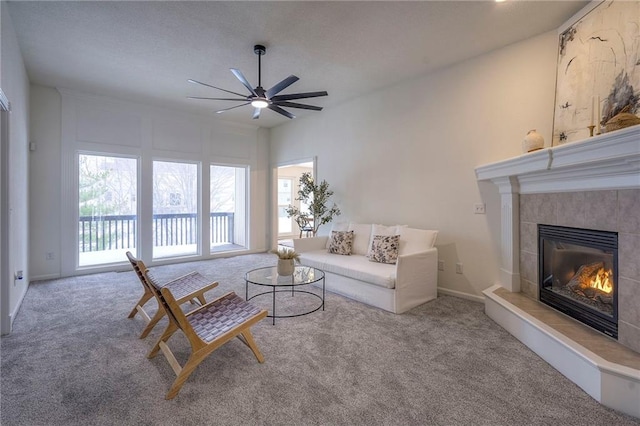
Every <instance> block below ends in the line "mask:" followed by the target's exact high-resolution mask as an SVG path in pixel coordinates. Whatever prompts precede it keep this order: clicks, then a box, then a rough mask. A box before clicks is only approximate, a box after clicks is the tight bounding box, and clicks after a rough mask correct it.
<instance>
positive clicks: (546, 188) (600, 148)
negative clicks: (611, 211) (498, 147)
mask: <svg viewBox="0 0 640 426" xmlns="http://www.w3.org/2000/svg"><path fill="white" fill-rule="evenodd" d="M476 177H477V179H478V180H491V181H492V182H494V183H495V184H496V185H498V187H499V188H500V192H501V193H509V192H513V193H521V194H533V193H544V192H570V191H584V190H599V189H625V188H639V187H640V126H634V127H628V128H626V129H622V130H618V131H615V132H611V133H604V134H601V135H597V136H594V137H592V138H589V139H586V140H584V141H579V142H572V143H569V144H565V145H560V146H556V147H553V148H545V149H542V150H539V151H534V152H532V153H529V154H525V155H522V156H520V157H515V158H510V159H508V160H504V161H499V162H496V163H491V164H485V165H482V166H478V167H476Z"/></svg>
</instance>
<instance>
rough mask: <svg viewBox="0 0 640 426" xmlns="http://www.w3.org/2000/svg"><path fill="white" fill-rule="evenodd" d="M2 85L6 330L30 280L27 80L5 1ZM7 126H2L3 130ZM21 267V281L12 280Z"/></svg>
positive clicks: (0, 188)
mask: <svg viewBox="0 0 640 426" xmlns="http://www.w3.org/2000/svg"><path fill="white" fill-rule="evenodd" d="M0 21H1V23H0V38H1V40H0V52H1V57H0V76H1V77H0V88H2V91H3V92H4V94H5V95H6V97H7V99H8V100H9V103H10V106H11V112H10V113H9V118H8V137H7V139H6V141H5V140H3V141H2V142H3V144H5V143H6V145H5V146H3V149H2V159H1V162H2V167H3V168H5V167H6V170H3V172H4V173H3V175H4V177H5V178H4V179H3V180H2V181H0V193H1V195H0V196H1V197H2V206H3V207H4V208H3V210H2V212H0V221H1V222H2V225H3V226H2V228H3V231H2V235H0V238H2V240H3V241H4V242H5V244H4V245H3V246H4V247H6V248H8V250H7V253H2V256H3V257H4V259H3V262H1V263H2V268H0V286H2V291H1V295H2V298H1V299H2V300H0V304H1V308H2V309H0V311H1V312H0V320H1V321H0V326H1V332H2V334H5V333H9V332H10V330H11V324H12V323H13V319H14V318H15V315H16V313H17V312H18V309H19V308H20V304H21V303H22V299H23V297H24V295H25V294H26V292H27V287H28V283H29V279H30V276H29V209H28V189H29V78H28V76H27V71H26V69H25V67H24V62H23V59H22V53H21V52H20V47H19V45H18V39H17V36H16V33H15V30H14V28H13V23H12V21H11V16H10V14H9V11H8V9H7V5H6V2H1V3H0ZM4 130H6V129H4ZM18 271H23V278H22V279H21V280H19V279H14V276H15V274H16V272H18Z"/></svg>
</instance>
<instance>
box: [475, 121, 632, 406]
mask: <svg viewBox="0 0 640 426" xmlns="http://www.w3.org/2000/svg"><path fill="white" fill-rule="evenodd" d="M476 176H477V178H478V180H479V181H491V182H492V183H494V184H495V185H496V186H498V189H499V192H500V198H501V211H500V215H501V235H500V244H501V260H502V265H501V268H500V276H499V281H498V282H497V283H496V284H495V285H494V286H493V287H490V288H488V289H486V290H485V291H484V292H483V294H484V295H485V312H486V313H487V315H489V317H491V318H492V319H493V320H494V321H496V322H497V323H498V324H500V325H501V326H502V327H504V328H505V329H506V330H508V331H509V332H510V333H511V334H513V335H514V336H515V337H517V338H518V339H519V340H521V341H522V342H523V343H524V344H526V345H527V346H528V347H529V348H531V349H532V350H533V351H534V352H536V353H537V354H538V355H540V356H541V357H542V358H543V359H545V360H546V361H547V362H549V363H550V364H551V365H553V366H554V367H555V368H556V369H558V370H559V371H560V372H561V373H562V374H564V375H565V376H566V377H568V378H569V379H570V380H572V381H573V382H574V383H576V384H577V385H578V386H580V387H581V388H582V389H583V390H585V392H587V393H588V394H589V395H591V396H592V397H593V398H594V399H596V400H598V401H599V402H601V403H602V404H604V405H606V406H608V407H611V408H614V409H616V410H620V411H622V412H624V413H627V414H630V415H632V416H635V417H638V418H640V126H635V127H630V128H626V129H622V130H618V131H616V132H611V133H605V134H602V135H598V136H594V137H591V138H588V139H586V140H583V141H579V142H574V143H570V144H565V145H562V146H558V147H553V148H546V149H542V150H539V151H535V152H532V153H529V154H525V155H522V156H520V157H515V158H511V159H508V160H504V161H500V162H497V163H491V164H486V165H482V166H479V167H477V168H476ZM538 224H547V225H559V226H570V227H576V228H587V229H599V230H605V231H614V232H618V261H619V265H618V273H619V276H618V282H617V283H616V284H617V285H618V309H619V310H618V315H619V318H618V326H619V337H618V343H615V342H614V341H613V340H612V339H610V338H608V337H604V336H603V335H600V334H599V333H597V332H589V333H587V332H585V331H582V329H584V328H585V327H586V326H584V325H583V324H580V323H578V322H576V321H574V320H572V319H565V317H564V315H561V314H558V313H556V312H555V311H553V309H551V308H549V307H548V306H546V305H543V304H541V303H540V302H538V301H537V299H538V239H537V225H538ZM545 318H547V319H549V318H552V320H551V322H548V321H546V320H545ZM558 318H559V319H558ZM560 320H561V321H562V322H563V324H562V325H561V326H557V325H553V324H552V323H553V321H560ZM563 327H564V328H563ZM574 329H575V330H574ZM569 332H570V333H569ZM567 333H568V334H567ZM577 335H582V336H584V335H595V337H597V338H598V339H601V340H604V344H603V342H602V341H598V342H596V343H595V346H593V343H592V342H590V343H588V344H587V343H586V342H584V341H580V342H578V341H576V340H574V338H575V336H577ZM585 345H586V346H585ZM615 345H617V346H618V347H619V348H620V350H615V351H616V352H620V353H622V354H623V355H622V357H621V358H624V359H625V361H624V362H623V363H622V364H620V363H618V361H615V360H614V361H612V360H611V359H605V358H603V356H604V355H603V354H600V353H599V350H597V349H594V348H597V347H604V346H606V347H607V348H608V349H611V347H612V346H615ZM594 351H595V352H594ZM625 351H626V352H625ZM607 358H608V355H607ZM621 358H620V359H621Z"/></svg>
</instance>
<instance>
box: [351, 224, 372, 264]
mask: <svg viewBox="0 0 640 426" xmlns="http://www.w3.org/2000/svg"><path fill="white" fill-rule="evenodd" d="M349 231H353V254H360V255H362V256H366V255H367V252H368V251H369V242H370V241H371V224H370V223H353V222H351V223H349Z"/></svg>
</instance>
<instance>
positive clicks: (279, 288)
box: [244, 266, 325, 325]
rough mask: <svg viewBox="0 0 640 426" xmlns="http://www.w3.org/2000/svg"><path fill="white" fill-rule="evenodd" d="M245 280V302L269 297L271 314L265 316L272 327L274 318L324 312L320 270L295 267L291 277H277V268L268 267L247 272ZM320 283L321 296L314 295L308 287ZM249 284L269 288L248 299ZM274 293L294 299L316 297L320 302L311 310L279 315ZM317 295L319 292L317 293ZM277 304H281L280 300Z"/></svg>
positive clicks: (322, 278)
mask: <svg viewBox="0 0 640 426" xmlns="http://www.w3.org/2000/svg"><path fill="white" fill-rule="evenodd" d="M244 280H245V299H246V300H247V301H249V300H251V299H254V298H256V297H260V296H265V295H266V296H268V295H271V312H270V315H267V316H268V317H269V318H272V319H273V325H275V323H276V318H291V317H299V316H302V315H309V314H310V313H313V312H315V311H317V310H319V309H320V308H322V310H323V311H324V295H325V288H324V272H322V271H321V270H320V269H317V268H312V267H310V266H296V267H295V268H294V270H293V274H292V275H278V268H277V267H275V266H270V267H266V268H258V269H254V270H251V271H249V272H247V273H246V274H245V276H244ZM321 281H322V295H320V294H317V293H314V292H312V291H311V288H309V287H308V286H310V285H313V284H315V283H319V282H321ZM249 284H253V285H257V286H262V287H270V289H269V290H267V291H263V292H261V293H258V294H254V295H252V296H251V297H249ZM276 293H286V294H290V295H291V297H294V296H295V295H296V294H305V295H311V296H314V297H316V298H317V299H318V300H320V304H319V305H317V306H316V304H313V305H312V306H311V308H307V307H305V309H304V310H303V311H302V312H296V313H292V314H288V315H279V314H277V311H276ZM318 293H319V291H318ZM278 302H280V303H283V301H282V300H278Z"/></svg>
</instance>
